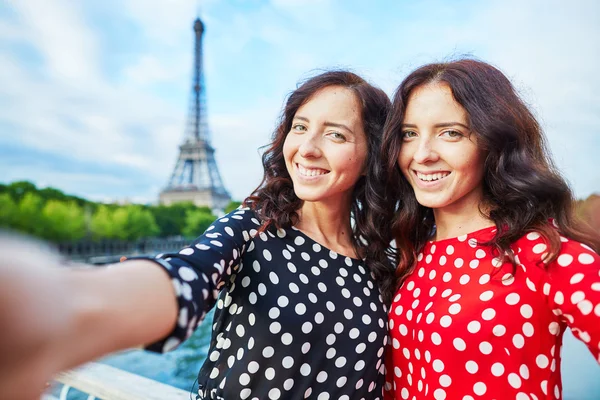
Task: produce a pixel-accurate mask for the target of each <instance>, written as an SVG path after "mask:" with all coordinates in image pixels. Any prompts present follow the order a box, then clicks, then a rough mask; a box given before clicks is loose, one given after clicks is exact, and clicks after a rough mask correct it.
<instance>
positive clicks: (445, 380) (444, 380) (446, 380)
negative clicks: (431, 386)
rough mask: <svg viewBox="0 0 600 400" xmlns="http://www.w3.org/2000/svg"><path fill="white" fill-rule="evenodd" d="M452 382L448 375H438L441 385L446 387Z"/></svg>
mask: <svg viewBox="0 0 600 400" xmlns="http://www.w3.org/2000/svg"><path fill="white" fill-rule="evenodd" d="M451 384H452V379H451V378H450V377H449V376H448V375H442V376H440V385H441V386H443V387H448V386H450V385H451Z"/></svg>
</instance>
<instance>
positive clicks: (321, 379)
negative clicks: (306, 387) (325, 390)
mask: <svg viewBox="0 0 600 400" xmlns="http://www.w3.org/2000/svg"><path fill="white" fill-rule="evenodd" d="M326 380H327V372H325V371H321V372H319V374H318V375H317V382H319V383H323V382H325V381H326Z"/></svg>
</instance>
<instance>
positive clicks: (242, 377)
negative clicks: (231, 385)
mask: <svg viewBox="0 0 600 400" xmlns="http://www.w3.org/2000/svg"><path fill="white" fill-rule="evenodd" d="M239 381H240V385H242V386H246V385H247V384H249V383H250V375H248V374H246V373H243V374H241V375H240V379H239Z"/></svg>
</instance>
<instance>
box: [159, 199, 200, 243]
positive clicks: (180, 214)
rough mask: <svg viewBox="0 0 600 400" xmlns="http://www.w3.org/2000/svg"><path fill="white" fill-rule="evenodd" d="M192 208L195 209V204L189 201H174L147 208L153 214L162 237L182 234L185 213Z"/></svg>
mask: <svg viewBox="0 0 600 400" xmlns="http://www.w3.org/2000/svg"><path fill="white" fill-rule="evenodd" d="M194 209H196V206H195V205H194V204H193V203H191V202H189V203H187V202H183V203H176V204H173V205H170V206H165V205H159V206H154V207H149V208H148V210H149V211H150V212H151V213H152V215H153V216H154V219H155V221H156V224H157V225H158V227H159V229H160V235H161V236H162V237H169V236H179V235H182V234H183V230H184V228H185V224H186V222H185V221H186V215H187V213H188V211H190V210H194Z"/></svg>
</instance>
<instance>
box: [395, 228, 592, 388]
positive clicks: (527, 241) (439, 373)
mask: <svg viewBox="0 0 600 400" xmlns="http://www.w3.org/2000/svg"><path fill="white" fill-rule="evenodd" d="M495 231H496V230H495V228H486V229H483V230H480V231H477V232H473V233H471V234H468V235H464V236H461V237H458V238H452V239H446V240H440V241H435V242H433V241H432V242H428V243H427V244H426V246H425V248H424V249H423V252H422V253H421V254H419V255H418V263H417V266H416V269H415V272H414V273H413V274H412V276H411V277H410V278H408V279H407V280H406V281H405V282H404V284H403V286H402V287H401V288H400V289H399V291H398V293H397V294H396V296H395V298H394V300H393V304H392V307H391V309H390V314H389V318H390V320H389V327H390V336H391V348H390V357H388V358H387V361H386V362H387V379H386V389H387V397H386V398H388V399H391V398H395V399H436V400H441V399H451V400H455V399H459V400H473V399H517V400H526V399H531V400H538V399H560V398H561V397H562V395H561V390H562V384H561V378H560V362H561V359H560V349H561V345H562V337H563V333H564V331H565V329H566V328H567V327H570V328H571V330H572V331H573V334H574V335H575V337H577V338H579V339H580V340H582V341H583V342H584V343H586V345H587V346H588V347H589V349H590V351H591V352H592V353H593V354H594V356H595V357H596V358H597V359H598V358H599V347H600V257H598V255H597V254H596V253H594V252H593V251H592V250H591V249H590V248H589V247H587V246H585V245H582V244H581V243H578V242H575V241H572V240H569V239H566V238H561V250H560V254H559V257H558V258H557V259H556V261H555V262H553V263H551V264H550V265H548V266H547V267H545V266H544V265H543V264H540V260H541V259H542V258H543V257H544V254H545V253H546V251H547V246H546V244H545V242H544V240H543V238H542V237H540V235H539V234H537V233H535V232H533V233H529V234H527V235H526V236H524V237H523V238H521V239H520V240H518V241H517V242H516V243H515V244H514V245H513V250H514V251H515V254H516V255H517V258H516V259H517V262H518V264H519V265H518V268H517V272H516V274H515V275H513V274H512V273H511V272H512V264H510V263H504V264H502V263H501V262H500V261H499V260H498V259H496V258H494V257H493V256H492V254H491V250H490V248H489V247H483V246H480V245H478V242H479V243H482V242H484V241H486V240H489V239H491V238H492V237H493V235H494V233H495ZM599 361H600V359H599Z"/></svg>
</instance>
